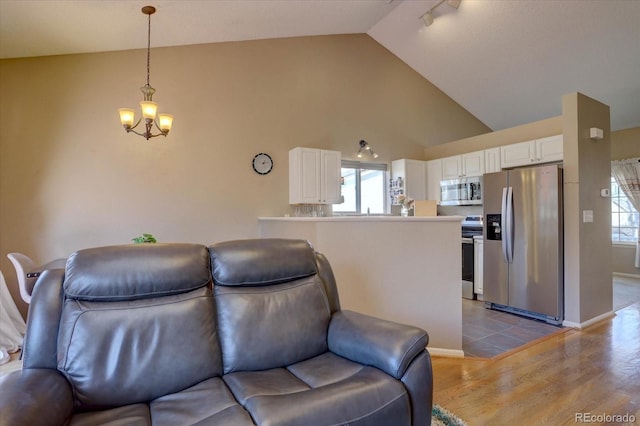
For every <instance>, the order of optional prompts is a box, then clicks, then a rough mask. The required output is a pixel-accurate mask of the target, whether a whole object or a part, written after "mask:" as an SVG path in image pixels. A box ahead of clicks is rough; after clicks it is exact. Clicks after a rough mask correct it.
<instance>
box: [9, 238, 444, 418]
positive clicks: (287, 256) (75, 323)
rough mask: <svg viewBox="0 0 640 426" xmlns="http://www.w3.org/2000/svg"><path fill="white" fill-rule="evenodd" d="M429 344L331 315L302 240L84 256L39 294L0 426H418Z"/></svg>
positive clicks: (387, 326) (355, 317)
mask: <svg viewBox="0 0 640 426" xmlns="http://www.w3.org/2000/svg"><path fill="white" fill-rule="evenodd" d="M427 342H428V335H427V333H426V332H425V331H424V330H421V329H418V328H416V327H411V326H406V325H400V324H396V323H392V322H389V321H383V320H380V319H376V318H372V317H369V316H365V315H362V314H358V313H356V312H351V311H346V310H341V309H340V302H339V298H338V293H337V289H336V283H335V280H334V276H333V273H332V271H331V268H330V266H329V263H328V261H327V259H326V258H325V257H324V256H323V255H322V254H319V253H316V252H315V251H314V250H313V249H312V248H311V247H310V246H309V244H308V243H307V242H305V241H301V240H280V239H258V240H240V241H230V242H224V243H220V244H216V245H213V246H211V247H209V248H207V247H205V246H202V245H197V244H140V245H127V246H110V247H101V248H93V249H87V250H81V251H78V252H76V253H74V254H73V255H72V256H71V257H70V258H69V260H68V262H67V265H66V269H65V270H62V269H59V270H49V271H46V272H44V273H43V274H42V276H41V278H40V279H39V280H38V283H37V285H36V287H35V290H34V294H33V298H32V301H31V306H30V311H29V317H28V321H27V335H26V338H25V344H24V348H23V350H24V352H23V369H22V371H16V372H13V373H10V374H8V375H6V376H4V377H3V378H2V379H1V381H0V389H2V392H0V394H1V395H0V412H1V413H2V414H1V416H0V424H3V425H5V424H6V425H18V424H25V425H26V424H29V425H30V424H38V425H45V424H52V425H53V424H55V425H62V424H70V425H100V424H109V425H132V424H133V425H138V424H139V425H150V424H153V425H172V426H173V425H196V424H197V425H234V426H236V425H245V424H246V425H253V424H259V425H342V424H350V425H429V424H430V422H431V404H432V371H431V361H430V358H429V354H428V352H427V351H426V350H425V346H426V345H427Z"/></svg>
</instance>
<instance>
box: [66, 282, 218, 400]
mask: <svg viewBox="0 0 640 426" xmlns="http://www.w3.org/2000/svg"><path fill="white" fill-rule="evenodd" d="M213 310H214V307H213V300H212V295H211V289H210V288H209V287H201V288H199V289H196V290H193V291H191V292H189V293H183V294H177V295H173V296H166V297H158V298H154V299H143V300H132V301H120V302H107V303H104V302H91V301H83V300H73V299H67V300H66V301H65V303H64V307H63V311H62V317H61V320H60V335H59V338H58V370H60V371H61V372H62V373H63V374H64V375H65V376H66V377H67V379H68V380H69V382H70V383H71V385H72V388H73V391H74V397H75V404H76V406H77V407H78V408H81V409H98V408H107V407H115V406H120V405H125V404H133V403H137V402H145V401H150V400H153V399H155V398H157V397H159V396H162V395H166V394H169V393H174V392H178V391H181V390H183V389H186V388H188V387H190V386H193V385H194V384H196V383H199V382H201V381H203V380H205V379H209V378H211V377H215V376H218V375H220V373H221V367H222V365H221V354H220V349H219V345H218V340H217V335H216V326H215V315H214V311H213Z"/></svg>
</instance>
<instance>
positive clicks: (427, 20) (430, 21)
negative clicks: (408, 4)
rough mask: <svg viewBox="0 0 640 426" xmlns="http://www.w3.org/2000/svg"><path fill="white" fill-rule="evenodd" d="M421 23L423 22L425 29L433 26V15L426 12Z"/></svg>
mask: <svg viewBox="0 0 640 426" xmlns="http://www.w3.org/2000/svg"><path fill="white" fill-rule="evenodd" d="M422 22H424V26H425V27H428V26H429V25H431V24H433V13H431V11H428V12H427V13H425V14H424V15H422Z"/></svg>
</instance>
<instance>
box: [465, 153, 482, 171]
mask: <svg viewBox="0 0 640 426" xmlns="http://www.w3.org/2000/svg"><path fill="white" fill-rule="evenodd" d="M483 174H484V151H476V152H469V153H467V154H463V155H462V176H482V175H483Z"/></svg>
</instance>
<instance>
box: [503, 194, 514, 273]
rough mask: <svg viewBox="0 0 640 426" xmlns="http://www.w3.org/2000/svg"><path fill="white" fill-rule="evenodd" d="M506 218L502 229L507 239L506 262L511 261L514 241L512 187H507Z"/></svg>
mask: <svg viewBox="0 0 640 426" xmlns="http://www.w3.org/2000/svg"><path fill="white" fill-rule="evenodd" d="M506 207H507V208H506V210H507V219H506V222H507V223H506V227H505V230H504V231H503V232H504V233H505V234H506V235H503V237H506V240H507V256H506V257H507V263H513V243H514V239H513V237H514V235H513V234H514V232H513V222H514V220H513V219H514V218H513V187H511V186H510V187H509V189H508V190H507V206H506Z"/></svg>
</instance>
